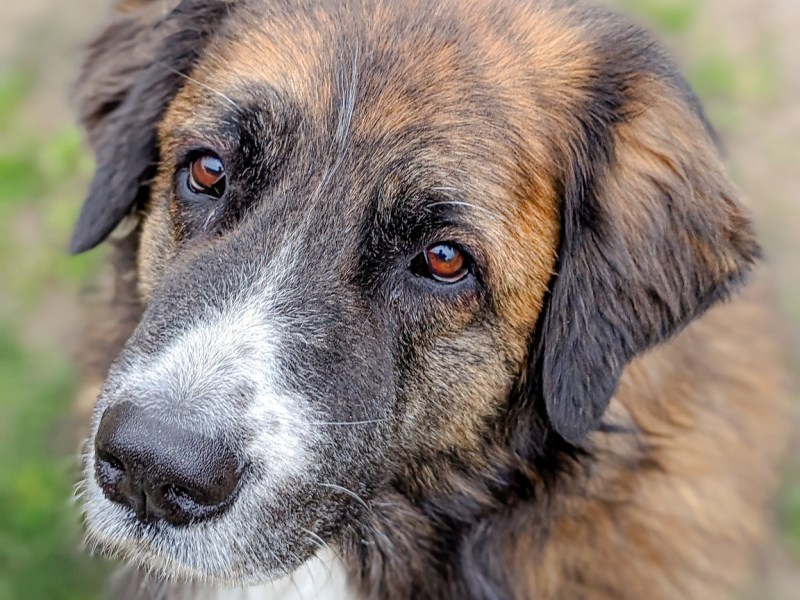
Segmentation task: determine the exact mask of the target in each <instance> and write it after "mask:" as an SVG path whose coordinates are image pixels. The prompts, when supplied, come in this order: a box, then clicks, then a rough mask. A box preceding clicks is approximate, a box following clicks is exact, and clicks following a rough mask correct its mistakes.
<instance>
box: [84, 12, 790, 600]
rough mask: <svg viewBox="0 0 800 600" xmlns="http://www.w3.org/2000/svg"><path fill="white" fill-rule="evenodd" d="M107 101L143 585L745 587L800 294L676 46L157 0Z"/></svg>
mask: <svg viewBox="0 0 800 600" xmlns="http://www.w3.org/2000/svg"><path fill="white" fill-rule="evenodd" d="M77 101H78V106H79V111H80V120H81V122H82V124H83V126H84V127H85V130H86V132H87V136H88V140H89V143H90V144H91V146H92V149H93V151H94V153H95V155H96V157H97V166H96V172H95V175H94V179H93V181H92V183H91V186H90V189H89V192H88V197H87V200H86V201H85V203H84V205H83V207H82V210H81V213H80V215H79V218H78V221H77V225H76V228H75V231H74V237H73V240H72V246H71V250H72V252H75V253H79V252H83V251H86V250H89V249H90V248H92V247H94V246H96V245H98V244H100V243H101V242H103V241H104V240H107V239H108V240H109V246H110V248H111V250H110V252H111V262H112V264H113V265H114V293H113V294H111V296H110V297H109V298H108V300H107V302H106V304H105V305H104V306H103V307H101V309H97V310H99V311H100V312H93V313H92V316H93V321H94V323H93V330H92V331H93V333H90V334H88V335H89V337H88V339H89V340H90V342H89V343H87V356H89V355H92V356H94V357H95V358H94V359H89V358H87V361H88V362H90V363H91V364H93V365H94V367H93V369H94V370H93V371H92V372H91V373H90V376H93V377H96V378H98V379H102V380H103V383H102V388H101V390H100V392H99V396H98V398H97V401H96V405H95V406H94V409H93V415H92V419H91V421H92V422H91V430H90V434H89V438H88V441H87V443H86V447H85V453H84V477H83V482H82V484H81V486H80V491H79V495H80V497H81V500H82V506H83V510H84V515H85V524H86V529H87V542H88V544H89V546H90V547H92V548H94V549H96V550H98V551H100V552H103V553H106V554H109V555H112V556H117V557H121V558H123V559H124V560H125V561H126V562H127V564H129V565H130V566H129V567H126V568H124V569H123V574H122V575H120V576H119V577H118V580H117V586H118V587H117V588H116V589H117V591H116V592H114V597H118V598H123V597H139V595H140V594H146V593H148V590H149V593H152V594H153V595H155V596H156V597H165V598H178V597H188V598H199V597H208V598H228V597H236V594H237V593H238V594H240V595H241V597H251V598H283V599H285V598H295V597H306V598H323V599H326V598H327V599H331V598H340V599H341V598H348V599H369V598H374V599H378V598H380V599H389V600H394V599H406V598H414V599H425V598H431V599H443V598H452V599H466V598H475V599H478V598H480V599H483V598H486V599H490V598H491V599H504V598H520V599H537V600H556V599H559V600H574V599H587V600H600V599H612V598H613V599H637V600H638V599H641V598H649V599H687V598H697V599H703V600H713V599H718V598H730V597H732V595H733V594H734V593H736V590H737V589H740V588H741V586H743V585H745V584H746V582H747V573H748V570H749V567H750V565H751V562H752V559H753V555H754V552H755V550H756V549H757V548H758V547H759V544H760V543H762V542H763V540H764V539H765V536H766V532H767V530H768V526H767V523H768V518H767V515H768V504H769V499H770V494H771V491H772V489H773V487H774V479H775V464H776V461H777V460H778V458H779V455H780V451H781V448H782V445H783V439H784V434H785V432H784V426H783V413H782V408H781V407H782V398H783V392H782V372H781V367H780V364H781V353H780V348H779V344H778V343H777V342H776V339H777V338H778V336H777V334H776V331H777V330H776V323H775V310H774V308H773V307H772V304H771V301H770V292H769V284H768V282H767V276H766V275H765V269H764V267H763V266H760V264H759V261H760V252H759V247H758V244H757V242H756V240H755V237H754V232H753V226H752V225H751V219H750V216H749V211H748V209H747V208H746V206H745V204H744V202H743V200H742V199H741V198H740V194H739V192H738V191H737V189H736V188H735V186H734V185H733V184H732V183H731V181H730V179H729V177H728V175H727V174H726V171H725V167H724V164H723V160H722V158H721V152H720V150H719V144H718V142H717V140H716V136H715V134H714V132H713V130H712V128H711V126H710V125H709V123H708V121H707V119H706V117H705V116H704V114H703V110H702V108H701V106H700V104H699V102H698V100H697V98H696V97H695V95H694V94H693V92H692V91H691V89H690V87H689V86H688V85H687V83H686V81H685V80H684V79H683V78H682V77H681V75H680V74H679V73H678V71H677V70H676V68H675V67H674V66H673V63H672V62H670V60H669V59H668V58H667V57H666V55H665V53H664V52H663V51H662V50H661V48H660V46H659V45H658V44H657V43H656V42H655V41H654V39H653V37H652V36H651V35H650V34H649V33H647V32H645V31H643V30H642V29H641V28H639V27H637V26H635V25H633V24H631V23H630V22H629V21H627V20H626V19H625V18H623V17H620V16H618V15H616V14H615V13H613V12H610V11H608V10H606V9H601V8H595V7H589V6H585V5H583V4H580V3H576V2H572V1H568V0H493V1H492V2H486V1H484V0H441V1H439V2H427V1H425V0H403V1H402V2H399V1H397V2H396V1H392V0H352V1H350V0H347V1H345V0H217V1H212V0H181V1H180V2H171V3H170V2H162V1H156V0H122V1H121V2H118V3H117V5H116V6H115V7H114V12H113V15H112V16H111V18H110V20H109V21H108V23H107V24H106V25H105V26H104V27H103V28H102V29H101V31H100V32H99V34H98V36H97V37H96V39H95V40H94V42H93V43H92V44H91V46H90V47H89V49H88V57H87V59H86V62H85V65H84V67H83V71H82V74H81V76H80V79H79V83H78V86H77ZM237 588H238V590H239V591H238V592H237V591H236V589H237Z"/></svg>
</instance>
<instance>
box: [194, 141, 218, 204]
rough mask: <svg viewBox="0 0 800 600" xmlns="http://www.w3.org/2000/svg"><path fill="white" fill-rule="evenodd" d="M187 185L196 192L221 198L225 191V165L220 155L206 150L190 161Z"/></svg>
mask: <svg viewBox="0 0 800 600" xmlns="http://www.w3.org/2000/svg"><path fill="white" fill-rule="evenodd" d="M186 185H187V187H188V188H189V190H190V191H191V192H192V193H194V194H203V195H204V196H210V197H212V198H221V197H222V194H223V193H225V165H224V164H223V162H222V160H221V159H220V157H219V156H217V155H216V154H214V153H213V152H206V153H203V154H199V155H198V156H195V157H194V158H193V159H192V161H191V162H190V163H189V172H188V176H187V181H186Z"/></svg>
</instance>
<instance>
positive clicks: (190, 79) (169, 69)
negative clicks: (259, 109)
mask: <svg viewBox="0 0 800 600" xmlns="http://www.w3.org/2000/svg"><path fill="white" fill-rule="evenodd" d="M155 64H157V65H158V66H159V67H162V68H164V69H166V70H167V71H169V72H170V73H174V74H175V75H178V76H179V77H183V78H184V79H186V80H187V81H191V82H192V83H194V84H196V85H199V86H200V87H201V88H203V89H205V90H208V91H209V92H212V93H214V94H216V95H217V96H219V97H220V98H222V99H223V100H225V101H226V102H228V104H230V105H231V106H233V108H235V109H236V110H238V111H240V112H241V111H242V108H241V107H240V106H239V105H238V104H236V102H234V101H233V100H231V99H230V98H229V97H228V96H226V95H225V94H223V93H222V92H220V91H219V90H217V89H214V88H213V87H211V86H210V85H208V84H207V83H203V82H202V81H199V80H197V79H195V78H194V77H191V76H189V75H187V74H186V73H183V72H182V71H179V70H178V69H175V68H173V67H171V66H169V65H168V64H166V63H164V62H161V61H156V63H155Z"/></svg>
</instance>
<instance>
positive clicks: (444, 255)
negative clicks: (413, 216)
mask: <svg viewBox="0 0 800 600" xmlns="http://www.w3.org/2000/svg"><path fill="white" fill-rule="evenodd" d="M469 265H470V258H469V255H468V254H467V252H466V251H465V250H464V249H462V248H461V246H459V245H458V244H455V243H452V242H440V243H437V244H433V245H431V246H428V247H427V248H426V249H425V251H424V252H422V254H420V255H418V256H417V258H415V259H414V261H413V263H412V270H413V271H414V272H415V273H416V274H417V275H422V276H424V277H429V278H431V279H433V280H435V281H438V282H439V283H458V282H459V281H461V280H462V279H464V278H465V277H466V276H467V275H468V274H469Z"/></svg>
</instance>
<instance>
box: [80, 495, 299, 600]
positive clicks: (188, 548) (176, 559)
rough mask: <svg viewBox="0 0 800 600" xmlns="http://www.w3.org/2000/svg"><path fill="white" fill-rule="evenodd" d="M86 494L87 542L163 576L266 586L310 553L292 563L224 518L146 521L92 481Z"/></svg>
mask: <svg viewBox="0 0 800 600" xmlns="http://www.w3.org/2000/svg"><path fill="white" fill-rule="evenodd" d="M81 496H82V500H83V514H84V521H85V528H86V535H85V543H86V546H87V547H88V548H89V549H90V550H91V551H92V552H95V553H99V554H102V555H104V556H106V557H108V558H113V559H118V560H121V561H123V562H125V563H127V564H129V565H131V566H135V567H137V568H140V569H142V570H144V571H146V572H147V573H149V574H150V575H152V576H155V577H157V578H162V579H165V580H173V581H191V582H198V583H203V584H209V585H214V586H224V587H231V586H233V587H243V586H244V587H247V586H254V585H261V584H264V583H269V582H271V581H274V580H276V579H279V578H281V577H283V576H284V575H286V574H288V573H290V572H291V571H292V570H294V569H295V568H296V567H297V566H299V564H302V560H303V558H302V556H301V555H300V554H299V552H302V553H303V554H305V553H306V552H303V550H302V549H299V550H298V553H294V552H293V553H292V554H293V560H292V561H291V563H290V561H285V560H281V559H280V558H278V556H277V554H275V553H274V552H272V551H270V550H268V549H266V550H265V549H264V547H262V548H254V547H250V545H249V544H248V543H247V542H246V541H243V536H241V535H237V532H236V531H233V530H231V529H230V528H228V527H226V526H225V524H224V522H222V523H219V522H217V523H215V522H210V523H202V524H196V525H185V526H180V527H175V526H173V525H169V524H167V523H163V522H156V523H142V522H141V521H139V520H138V519H137V518H136V516H135V515H134V513H133V511H132V510H131V509H129V508H127V507H125V506H121V505H119V504H116V503H114V502H111V501H109V500H108V499H106V498H105V497H104V496H103V493H102V491H101V490H100V488H99V486H97V484H96V483H95V482H94V481H93V480H91V479H88V480H85V481H84V483H83V490H82V492H81ZM262 543H263V542H262ZM267 545H268V544H267ZM295 557H296V558H295ZM295 563H298V564H295Z"/></svg>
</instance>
